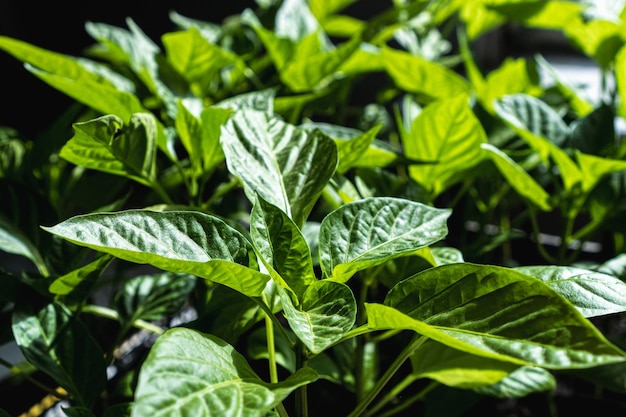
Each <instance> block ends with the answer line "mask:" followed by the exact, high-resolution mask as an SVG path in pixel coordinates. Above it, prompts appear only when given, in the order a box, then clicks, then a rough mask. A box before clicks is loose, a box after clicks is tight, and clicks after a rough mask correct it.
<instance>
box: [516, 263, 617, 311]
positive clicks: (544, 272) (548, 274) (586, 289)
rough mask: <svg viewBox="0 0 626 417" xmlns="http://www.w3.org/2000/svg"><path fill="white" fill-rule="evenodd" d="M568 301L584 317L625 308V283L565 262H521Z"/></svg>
mask: <svg viewBox="0 0 626 417" xmlns="http://www.w3.org/2000/svg"><path fill="white" fill-rule="evenodd" d="M515 269H516V270H517V271H519V272H521V273H523V274H526V275H530V276H532V277H535V278H538V279H540V280H542V281H543V282H545V283H546V284H547V285H549V286H550V287H551V288H552V289H554V290H555V291H556V292H558V293H559V294H561V295H562V296H563V297H565V298H566V299H567V300H568V301H569V302H570V303H572V304H573V305H574V306H575V307H576V308H577V309H578V310H579V311H580V312H581V313H582V314H583V315H584V316H585V317H596V316H602V315H605V314H614V313H621V312H624V311H626V283H624V281H622V280H620V279H618V278H615V277H613V276H611V275H608V274H604V273H601V272H595V271H589V270H586V269H582V268H576V267H566V266H556V265H549V266H522V267H517V268H515Z"/></svg>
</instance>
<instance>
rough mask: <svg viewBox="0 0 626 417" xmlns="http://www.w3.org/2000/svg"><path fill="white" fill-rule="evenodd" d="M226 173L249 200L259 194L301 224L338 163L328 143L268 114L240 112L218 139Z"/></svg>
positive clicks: (322, 137)
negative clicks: (239, 183)
mask: <svg viewBox="0 0 626 417" xmlns="http://www.w3.org/2000/svg"><path fill="white" fill-rule="evenodd" d="M221 141H222V146H223V148H224V153H225V155H226V163H227V165H228V169H229V170H230V172H232V173H233V174H234V175H236V176H238V177H239V178H241V180H242V181H243V184H244V190H245V192H246V195H247V196H248V198H249V199H250V201H252V202H254V199H255V195H256V194H259V195H260V196H262V197H263V198H264V199H265V200H267V201H268V202H270V203H271V204H273V205H275V206H276V207H278V208H280V209H281V210H283V211H284V212H285V213H287V215H288V216H289V217H290V218H291V219H293V221H294V222H295V223H296V225H298V226H301V225H302V224H303V223H304V221H305V220H306V218H307V216H308V215H309V213H310V211H311V209H312V208H313V205H314V204H315V203H316V201H317V198H318V197H319V195H320V194H321V192H322V190H323V189H324V187H325V186H326V183H327V182H328V181H329V180H330V178H331V177H332V175H333V173H334V171H335V167H336V165H337V150H336V146H335V143H334V142H333V141H332V139H330V138H328V137H327V136H326V135H324V134H322V133H321V132H319V131H313V132H307V131H305V130H303V129H300V128H297V127H295V126H293V125H291V124H288V123H286V122H283V121H281V120H279V119H278V118H274V117H269V116H268V115H267V114H266V113H263V112H258V111H254V110H242V111H240V112H237V113H235V115H233V116H232V117H231V118H230V120H229V121H228V122H227V123H226V125H225V128H224V129H223V131H222V136H221Z"/></svg>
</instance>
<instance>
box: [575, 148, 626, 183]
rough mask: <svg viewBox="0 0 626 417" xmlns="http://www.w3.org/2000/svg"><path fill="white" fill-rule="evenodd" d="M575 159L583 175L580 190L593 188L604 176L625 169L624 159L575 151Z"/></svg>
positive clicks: (625, 162)
mask: <svg viewBox="0 0 626 417" xmlns="http://www.w3.org/2000/svg"><path fill="white" fill-rule="evenodd" d="M576 160H577V161H578V165H579V167H580V172H581V174H582V176H583V178H582V191H585V192H589V191H591V190H593V189H594V188H595V186H596V185H597V184H598V182H600V180H601V179H602V178H604V177H605V176H607V175H609V174H612V173H614V172H620V171H624V170H626V161H623V160H619V159H610V158H602V157H600V156H595V155H588V154H584V153H582V152H576Z"/></svg>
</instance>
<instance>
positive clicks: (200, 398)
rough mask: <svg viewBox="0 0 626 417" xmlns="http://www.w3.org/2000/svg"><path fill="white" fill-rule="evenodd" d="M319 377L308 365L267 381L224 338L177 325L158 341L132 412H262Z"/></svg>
mask: <svg viewBox="0 0 626 417" xmlns="http://www.w3.org/2000/svg"><path fill="white" fill-rule="evenodd" d="M316 379H317V375H316V374H315V372H314V371H313V370H311V369H310V368H303V369H300V370H299V371H298V372H296V373H295V374H293V375H291V376H290V377H289V378H287V379H286V380H284V381H282V382H279V383H277V384H268V383H265V382H263V381H262V380H261V379H260V378H259V377H258V376H257V375H256V374H255V372H254V371H253V370H252V368H251V367H250V365H249V364H248V363H247V362H246V359H245V358H244V357H243V356H242V355H240V354H239V353H238V352H236V351H235V350H234V348H233V347H232V346H230V345H228V344H227V343H226V342H224V341H223V340H221V339H219V338H217V337H215V336H211V335H207V334H202V333H199V332H196V331H193V330H189V329H184V328H175V329H171V330H169V331H167V332H166V333H165V334H163V335H162V336H161V337H160V338H159V339H158V340H157V341H156V343H155V344H154V346H153V347H152V349H151V350H150V353H149V355H148V357H147V358H146V360H145V362H144V364H143V365H142V367H141V371H140V373H139V381H138V383H137V390H136V393H135V404H134V406H133V410H132V416H133V417H143V416H154V417H162V416H168V417H169V416H184V415H203V416H220V417H229V416H232V417H235V416H237V417H243V416H246V417H254V416H258V417H262V416H265V415H266V414H267V412H268V411H269V410H271V409H272V408H274V407H275V406H276V405H277V404H279V403H280V402H281V401H282V400H283V399H284V398H285V397H286V396H287V395H289V393H291V392H292V391H293V390H294V389H296V388H298V387H300V386H303V385H306V384H309V383H311V382H313V381H315V380H316Z"/></svg>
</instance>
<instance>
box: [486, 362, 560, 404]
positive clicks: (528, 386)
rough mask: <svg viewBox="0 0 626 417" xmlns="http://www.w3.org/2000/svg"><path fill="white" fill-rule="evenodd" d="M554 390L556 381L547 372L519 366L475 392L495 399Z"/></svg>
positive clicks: (541, 369)
mask: <svg viewBox="0 0 626 417" xmlns="http://www.w3.org/2000/svg"><path fill="white" fill-rule="evenodd" d="M555 388H556V379H555V378H554V376H552V374H551V373H550V372H549V371H547V370H545V369H543V368H537V367H533V366H521V367H519V368H518V369H516V370H514V371H513V372H511V373H510V374H509V375H507V376H506V377H505V378H503V379H502V380H500V381H498V382H497V383H495V384H493V385H489V386H483V387H478V388H476V391H477V392H479V393H480V394H484V395H489V396H492V397H496V398H511V397H514V398H515V397H517V398H520V397H525V396H526V395H529V394H533V393H536V392H541V391H552V390H554V389H555Z"/></svg>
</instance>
